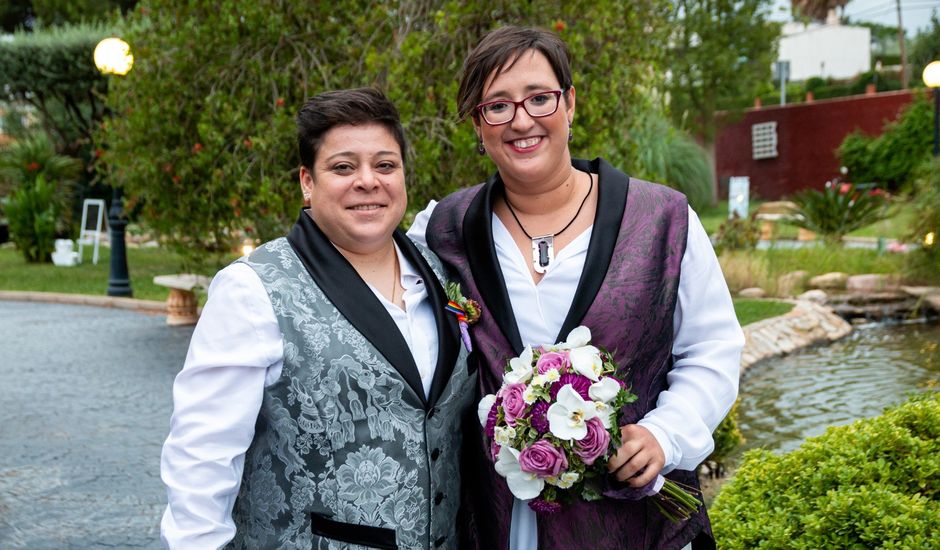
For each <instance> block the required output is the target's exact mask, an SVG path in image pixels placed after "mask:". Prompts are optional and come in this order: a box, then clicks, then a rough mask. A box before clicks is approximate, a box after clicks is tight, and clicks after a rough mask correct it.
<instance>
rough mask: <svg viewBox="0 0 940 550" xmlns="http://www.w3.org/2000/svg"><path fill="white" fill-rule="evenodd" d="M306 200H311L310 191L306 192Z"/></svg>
mask: <svg viewBox="0 0 940 550" xmlns="http://www.w3.org/2000/svg"><path fill="white" fill-rule="evenodd" d="M304 200H305V201H309V200H310V193H304Z"/></svg>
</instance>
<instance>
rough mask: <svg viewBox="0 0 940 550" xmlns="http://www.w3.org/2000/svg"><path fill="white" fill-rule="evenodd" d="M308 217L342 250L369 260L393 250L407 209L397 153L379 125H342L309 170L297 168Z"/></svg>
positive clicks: (330, 133) (330, 132) (327, 138)
mask: <svg viewBox="0 0 940 550" xmlns="http://www.w3.org/2000/svg"><path fill="white" fill-rule="evenodd" d="M300 184H301V186H302V187H303V190H304V193H305V194H309V195H310V205H311V206H310V212H311V214H312V215H313V219H314V220H316V222H317V225H318V226H319V227H320V229H322V230H323V232H324V233H325V234H326V236H327V238H329V239H330V241H331V242H332V243H333V244H334V245H336V246H337V247H339V248H340V249H342V250H345V251H349V252H352V253H355V254H370V253H373V252H377V251H379V250H381V249H382V247H384V246H390V245H391V242H392V241H391V236H392V232H393V231H394V230H395V227H397V226H398V224H399V223H401V219H402V216H404V214H405V207H406V206H407V195H406V193H405V169H404V164H403V159H402V151H401V147H400V146H399V145H398V142H397V141H396V140H395V137H394V136H393V135H392V133H391V132H390V131H389V130H388V128H386V127H385V126H383V125H382V124H378V123H372V124H362V125H357V126H352V125H348V124H346V125H341V126H335V127H333V128H331V129H330V130H328V131H327V132H326V133H325V134H324V135H323V139H322V142H321V143H320V147H319V149H318V150H317V151H316V157H315V158H314V162H313V169H312V170H311V169H308V168H307V167H305V166H302V167H301V168H300Z"/></svg>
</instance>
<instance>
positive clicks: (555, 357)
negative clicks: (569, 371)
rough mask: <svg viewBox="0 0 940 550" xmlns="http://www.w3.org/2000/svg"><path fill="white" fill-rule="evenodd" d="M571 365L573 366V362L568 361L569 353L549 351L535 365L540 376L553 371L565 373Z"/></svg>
mask: <svg viewBox="0 0 940 550" xmlns="http://www.w3.org/2000/svg"><path fill="white" fill-rule="evenodd" d="M569 365H571V361H570V360H569V359H568V352H567V351H563V352H557V351H549V352H547V353H543V354H542V355H541V356H539V360H538V361H536V363H535V368H536V370H538V371H539V374H545V373H546V372H548V371H550V370H552V369H554V370H557V371H559V372H564V370H565V369H566V368H568V366H569Z"/></svg>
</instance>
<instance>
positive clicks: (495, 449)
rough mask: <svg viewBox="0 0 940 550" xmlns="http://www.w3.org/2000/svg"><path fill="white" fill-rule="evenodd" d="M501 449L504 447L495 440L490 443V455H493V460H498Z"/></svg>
mask: <svg viewBox="0 0 940 550" xmlns="http://www.w3.org/2000/svg"><path fill="white" fill-rule="evenodd" d="M500 449H502V447H500V446H499V444H498V443H496V442H495V441H493V442H491V443H490V455H492V457H493V462H496V458H497V457H498V456H499V450H500Z"/></svg>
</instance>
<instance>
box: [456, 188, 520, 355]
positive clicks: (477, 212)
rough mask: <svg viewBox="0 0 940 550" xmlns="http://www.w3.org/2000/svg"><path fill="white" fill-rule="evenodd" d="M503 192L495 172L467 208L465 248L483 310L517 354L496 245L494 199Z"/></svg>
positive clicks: (517, 342)
mask: <svg viewBox="0 0 940 550" xmlns="http://www.w3.org/2000/svg"><path fill="white" fill-rule="evenodd" d="M502 192H503V181H502V179H500V177H499V174H498V173H497V174H494V175H493V176H492V177H491V178H490V179H489V180H488V181H487V182H486V184H485V185H484V186H483V189H481V190H480V192H479V193H477V196H476V197H474V198H473V200H472V201H471V202H470V206H468V207H467V214H466V215H465V216H464V219H463V240H464V249H465V250H466V252H467V260H469V262H470V270H471V272H472V273H473V281H474V282H475V283H476V285H477V289H479V291H480V298H481V299H482V300H483V302H484V311H486V314H487V315H492V316H493V318H494V320H495V321H496V324H497V325H499V328H500V329H501V330H502V331H503V334H504V335H505V336H506V339H508V340H509V343H510V344H511V345H512V347H513V351H514V352H515V353H516V355H518V354H520V353H522V337H520V336H519V327H517V326H516V318H515V316H514V315H513V313H512V303H511V302H510V301H509V293H508V292H507V291H506V280H505V279H504V278H503V272H502V270H501V269H500V268H499V260H497V258H496V246H495V245H494V244H493V200H494V198H495V197H498V196H499V194H500V193H502Z"/></svg>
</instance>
